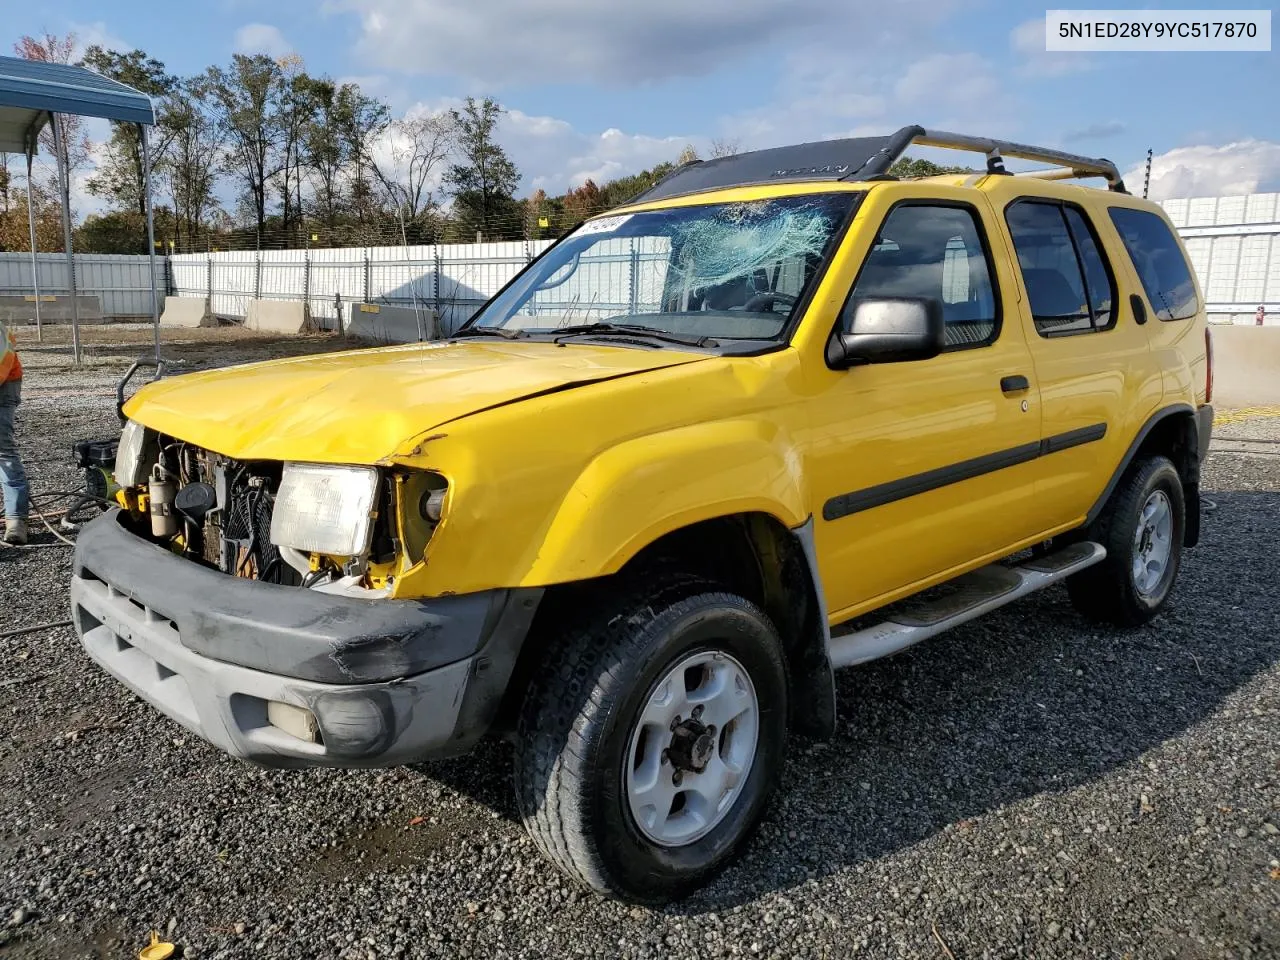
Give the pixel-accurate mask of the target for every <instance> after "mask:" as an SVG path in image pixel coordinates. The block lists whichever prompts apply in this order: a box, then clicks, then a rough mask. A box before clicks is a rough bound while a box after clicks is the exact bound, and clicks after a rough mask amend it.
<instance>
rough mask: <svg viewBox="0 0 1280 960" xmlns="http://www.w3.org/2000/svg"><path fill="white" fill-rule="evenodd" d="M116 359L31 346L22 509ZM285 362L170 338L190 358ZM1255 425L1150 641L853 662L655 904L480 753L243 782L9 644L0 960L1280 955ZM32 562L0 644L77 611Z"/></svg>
mask: <svg viewBox="0 0 1280 960" xmlns="http://www.w3.org/2000/svg"><path fill="white" fill-rule="evenodd" d="M337 343H338V342H337V341H334V340H333V339H332V338H317V339H316V340H315V341H312V342H310V343H309V344H308V345H306V346H305V349H316V350H320V349H332V348H333V347H334V346H336V345H337ZM134 349H136V347H128V346H127V347H123V348H119V349H116V348H107V347H103V348H102V349H101V350H100V351H99V352H98V354H97V355H96V359H97V360H98V361H99V365H98V366H95V367H91V368H90V369H89V370H87V371H80V372H76V373H72V372H71V371H70V370H69V369H67V368H66V366H65V358H64V359H62V360H60V359H59V358H58V357H59V355H57V354H55V353H54V352H52V349H50V351H48V352H46V353H45V354H43V355H42V354H40V353H39V352H37V351H28V352H27V353H26V354H25V355H24V359H27V360H28V367H29V369H30V370H31V373H30V374H29V377H28V380H27V385H26V389H27V401H26V403H25V404H24V406H23V408H22V411H21V414H20V431H21V436H22V442H23V444H24V448H25V449H26V450H27V451H28V465H29V469H30V472H31V475H32V480H33V484H34V487H35V488H36V489H37V490H41V491H50V490H58V489H67V488H68V487H69V486H71V485H73V484H74V483H75V479H76V478H75V476H74V473H73V471H72V470H71V469H70V468H69V465H68V462H67V460H68V450H69V447H70V444H71V442H72V441H73V440H74V439H77V438H80V437H82V436H93V435H110V434H111V433H112V432H113V431H114V430H115V429H116V424H115V421H114V418H113V414H112V411H111V402H110V400H109V399H107V398H109V397H110V396H111V394H112V384H113V382H114V381H113V378H114V377H115V376H116V375H118V368H119V365H120V362H121V361H122V360H123V359H124V358H127V357H128V356H129V355H130V352H131V351H132V350H134ZM284 349H286V348H285V347H283V346H280V345H279V344H278V343H276V342H272V341H261V342H249V341H247V340H244V339H243V338H238V339H237V338H236V337H234V336H231V335H228V337H227V339H226V341H225V342H223V341H222V340H217V341H204V340H202V341H201V342H198V343H196V342H188V343H186V344H180V343H179V344H174V345H172V347H171V348H170V350H171V352H182V351H185V352H186V353H187V354H188V356H189V358H190V359H192V362H193V364H194V365H199V364H203V363H208V362H220V361H224V360H230V359H246V358H248V357H251V356H259V355H264V354H271V353H274V352H279V351H283V350H284ZM1266 414H1267V411H1262V412H1255V414H1254V415H1253V416H1251V417H1248V418H1240V419H1238V420H1237V422H1232V423H1228V424H1226V425H1224V426H1223V427H1222V428H1221V435H1222V436H1223V437H1224V439H1223V442H1222V447H1223V452H1218V453H1215V454H1214V455H1213V456H1212V457H1211V458H1210V462H1209V463H1208V464H1207V466H1206V477H1205V480H1206V482H1205V487H1206V492H1207V495H1208V496H1209V497H1211V498H1212V501H1213V503H1214V504H1216V509H1215V510H1214V511H1213V512H1212V513H1210V514H1209V515H1208V517H1207V526H1206V532H1205V538H1204V542H1203V544H1202V546H1201V547H1200V548H1198V549H1197V550H1195V551H1192V552H1191V553H1190V554H1189V555H1188V557H1187V559H1186V564H1185V566H1184V569H1183V573H1182V578H1181V581H1180V583H1179V587H1178V591H1177V595H1176V600H1175V602H1174V604H1173V605H1172V606H1171V608H1170V609H1169V611H1168V612H1167V613H1166V614H1165V615H1164V616H1163V617H1161V618H1160V619H1159V621H1157V622H1156V623H1155V624H1153V625H1151V626H1149V627H1147V628H1144V629H1141V630H1138V631H1136V632H1132V633H1118V632H1112V631H1108V630H1102V629H1098V628H1095V627H1093V626H1090V625H1088V624H1086V623H1085V622H1083V621H1082V620H1080V619H1079V618H1078V617H1077V616H1076V615H1075V614H1074V613H1073V612H1072V610H1071V608H1070V606H1069V604H1068V603H1067V600H1066V596H1065V592H1064V591H1063V590H1061V589H1053V590H1050V591H1047V592H1045V593H1043V594H1040V595H1037V596H1033V597H1031V598H1029V599H1028V600H1025V601H1023V602H1022V603H1021V604H1019V605H1016V606H1014V607H1012V608H1006V609H1005V610H1004V611H1001V612H998V613H996V614H994V615H992V616H990V617H988V618H986V619H985V620H981V621H978V622H976V623H974V624H972V625H970V626H968V627H966V628H963V629H961V630H958V631H955V632H954V633H952V634H950V635H947V636H944V637H941V638H939V639H937V640H935V641H932V642H930V643H928V644H924V645H922V646H921V647H918V648H915V649H914V650H912V651H909V652H907V653H904V654H902V655H899V656H897V657H894V658H892V659H890V660H887V661H882V662H880V663H877V664H872V665H870V666H868V667H865V668H861V669H858V670H855V671H846V672H845V673H844V674H843V675H842V676H841V678H840V684H839V691H840V695H841V716H840V730H839V733H838V735H837V736H836V738H835V739H834V740H833V741H832V742H830V743H828V744H813V743H808V742H805V741H793V744H792V755H791V757H790V758H789V760H788V762H787V764H786V770H785V775H784V782H783V786H782V789H781V791H780V792H779V794H778V797H777V799H776V801H775V802H774V803H773V805H772V807H771V809H770V812H769V814H768V816H767V819H766V821H765V824H764V827H763V829H762V830H761V831H760V833H759V834H758V836H757V837H756V839H755V840H754V841H753V842H752V843H751V845H750V847H749V849H748V850H747V853H746V856H745V857H744V858H743V859H742V860H741V861H740V862H739V863H738V864H737V865H735V866H734V867H732V868H731V869H729V870H728V871H727V872H726V873H725V874H724V875H723V876H722V877H721V878H720V879H719V880H717V881H716V882H715V883H714V884H713V885H712V886H711V887H710V888H708V889H707V890H706V891H704V892H703V893H701V894H699V895H697V896H696V897H694V898H693V899H692V900H689V901H687V902H685V903H682V904H679V905H676V906H673V907H669V908H666V909H663V910H649V909H642V908H634V907H629V906H625V905H620V904H616V903H612V902H607V901H603V900H601V899H598V898H596V897H594V896H592V895H589V894H586V893H582V892H580V891H579V890H577V889H576V888H574V887H573V886H572V885H571V884H570V883H568V882H567V881H565V880H563V879H561V878H560V877H559V876H558V875H557V874H555V873H554V871H552V870H551V869H550V868H549V867H548V866H547V865H546V864H545V863H544V862H543V861H542V860H540V859H539V857H538V856H537V854H536V853H535V851H534V849H533V846H532V844H531V843H530V841H529V840H528V839H527V838H526V837H525V834H524V832H523V830H522V828H521V827H520V826H519V824H518V823H517V822H516V821H515V819H514V810H513V803H512V799H511V797H510V795H509V786H508V774H507V771H508V764H509V757H508V755H507V750H506V748H504V747H502V746H500V745H493V746H488V747H485V748H484V749H482V750H481V751H480V752H478V753H477V754H475V755H473V756H471V757H469V758H466V759H463V760H458V761H454V762H450V763H443V764H430V765H422V766H418V767H413V768H400V769H392V770H385V771H365V772H344V771H334V770H318V771H306V772H280V771H269V770H262V769H258V768H255V767H252V766H250V765H248V764H245V763H240V762H236V761H233V760H231V759H228V758H226V757H224V756H223V755H222V754H220V753H219V752H217V751H216V750H214V749H213V748H211V747H209V746H207V745H205V744H203V743H202V742H200V741H198V740H197V739H196V738H195V737H193V736H191V735H189V734H187V733H186V732H185V731H184V730H182V729H181V728H180V727H178V726H177V725H175V724H173V723H171V722H170V721H168V720H166V719H164V718H162V717H161V716H160V715H159V714H157V713H156V712H154V711H153V710H151V709H150V708H149V707H146V706H145V705H143V704H142V703H141V702H140V701H138V700H137V699H135V698H134V697H132V696H131V695H130V694H128V693H127V692H126V691H125V690H124V688H123V687H121V686H120V685H119V684H118V683H116V682H115V681H113V680H111V679H109V678H108V677H107V676H106V675H105V674H103V673H102V672H101V671H100V670H98V669H97V668H96V667H94V666H92V665H91V664H90V663H89V662H88V661H87V659H86V658H85V657H84V656H82V654H81V652H80V650H79V647H78V645H77V643H76V641H75V638H74V636H73V634H72V633H71V631H70V630H69V629H58V630H54V631H49V632H44V633H39V634H34V635H30V636H26V637H20V638H14V639H8V640H0V654H2V655H3V656H4V657H5V658H6V661H7V669H5V670H4V671H0V715H2V716H3V717H4V718H5V720H6V730H5V736H4V737H3V738H0V910H2V911H3V912H0V956H3V957H15V958H35V957H58V958H76V957H113V958H114V957H126V956H134V955H136V951H137V950H138V949H139V948H140V947H141V946H143V945H144V944H145V943H146V940H147V936H148V932H149V931H150V930H151V929H153V928H155V929H158V930H159V931H161V933H163V934H166V938H167V939H169V940H172V941H174V942H176V943H177V944H179V947H180V951H179V955H181V956H186V957H193V956H203V957H213V956H217V957H254V958H261V957H275V956H280V957H285V956H288V957H342V958H347V957H358V958H364V957H386V956H439V957H543V956H546V957H567V956H573V957H615V956H617V957H650V956H653V957H656V956H689V957H694V956H697V957H702V956H709V957H718V956H743V957H756V956H759V957H832V958H843V957H848V956H859V957H861V956H867V957H912V958H916V957H924V958H934V957H937V958H943V960H946V958H948V957H954V958H957V960H964V958H979V957H983V958H986V957H992V958H994V957H1035V958H1050V957H1108V958H1115V957H1131V958H1139V957H1232V958H1244V957H1255V958H1271V957H1280V859H1278V858H1280V836H1278V835H1277V828H1278V827H1280V810H1278V808H1280V604H1277V602H1276V600H1275V591H1276V590H1277V574H1280V561H1278V560H1277V553H1276V548H1275V541H1276V538H1277V536H1280V444H1277V443H1276V442H1275V441H1280V411H1271V412H1270V415H1266ZM1228 437H1231V438H1237V439H1235V440H1233V441H1231V442H1228V440H1227V439H1226V438H1228ZM1242 440H1244V441H1272V442H1271V443H1256V442H1255V443H1253V444H1249V443H1245V442H1241V441H1242ZM1228 448H1230V449H1231V450H1233V451H1234V450H1240V451H1244V452H1226V450H1227V449H1228ZM37 539H38V545H37V546H35V547H33V548H31V549H28V550H25V551H14V550H3V549H0V610H2V611H3V614H0V622H2V625H0V632H2V631H3V629H5V628H12V627H14V626H22V625H28V624H36V623H42V622H47V621H53V620H61V619H63V618H65V616H66V583H67V578H68V575H69V571H70V551H69V550H67V549H65V548H62V547H57V546H54V545H53V544H54V542H55V541H54V540H53V538H52V537H51V536H49V535H48V534H44V535H41V536H40V537H38V538H37Z"/></svg>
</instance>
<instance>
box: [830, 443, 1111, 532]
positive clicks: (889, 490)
mask: <svg viewBox="0 0 1280 960" xmlns="http://www.w3.org/2000/svg"><path fill="white" fill-rule="evenodd" d="M1106 435H1107V425H1106V424H1105V423H1094V424H1090V425H1089V426H1087V427H1080V428H1079V429H1077V430H1068V431H1067V432H1066V433H1058V434H1054V435H1053V436H1051V437H1045V438H1044V439H1043V440H1038V441H1034V442H1032V443H1023V444H1019V445H1018V446H1016V447H1009V448H1008V449H1007V450H997V451H996V452H995V453H987V454H983V455H982V456H980V457H973V458H972V459H970V460H961V461H960V462H959V463H953V464H950V465H948V466H945V467H938V468H936V469H934V470H926V471H925V472H924V473H916V474H912V475H911V476H909V477H903V478H902V479H900V480H890V481H889V482H888V483H879V484H876V485H875V486H874V487H864V488H863V489H861V490H853V491H851V492H849V493H842V494H839V495H837V496H834V497H832V498H831V499H830V500H828V501H827V502H826V503H825V504H823V505H822V519H823V520H827V521H832V520H839V519H841V518H842V517H847V516H850V515H852V514H855V513H861V512H862V511H864V510H871V509H874V508H875V507H883V506H885V505H886V504H890V503H896V502H897V501H899V500H906V499H908V498H910V497H916V496H919V495H920V494H922V493H929V492H930V491H931V490H938V489H940V488H942V487H948V486H951V484H953V483H961V482H963V481H965V480H972V479H974V478H975V477H981V476H985V475H986V474H988V473H995V472H996V471H997V470H1005V469H1007V468H1009V467H1016V466H1018V465H1019V464H1022V463H1029V462H1031V461H1032V460H1036V459H1039V458H1040V457H1046V456H1049V455H1050V454H1053V453H1060V452H1061V451H1063V450H1070V449H1071V448H1072V447H1079V446H1083V445H1084V444H1086V443H1095V442H1097V441H1098V440H1101V439H1102V438H1103V437H1105V436H1106Z"/></svg>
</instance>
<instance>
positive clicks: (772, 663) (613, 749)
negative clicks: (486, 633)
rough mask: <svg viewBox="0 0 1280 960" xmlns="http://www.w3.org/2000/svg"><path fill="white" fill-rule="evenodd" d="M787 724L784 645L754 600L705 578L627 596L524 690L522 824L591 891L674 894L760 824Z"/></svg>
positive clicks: (519, 759)
mask: <svg viewBox="0 0 1280 960" xmlns="http://www.w3.org/2000/svg"><path fill="white" fill-rule="evenodd" d="M786 717H787V677H786V668H785V661H784V657H783V651H782V643H781V641H780V639H779V637H778V634H777V631H776V630H775V628H774V626H773V624H772V623H771V622H770V621H769V619H768V617H767V616H765V614H764V613H763V612H761V611H760V610H759V609H758V608H757V607H755V606H754V605H753V604H751V603H750V602H748V601H747V600H745V599H743V598H742V597H739V596H736V595H733V594H729V593H723V592H720V591H718V590H716V589H715V588H714V587H709V586H708V585H706V584H705V583H697V582H694V581H685V582H683V583H680V582H677V583H674V584H669V585H666V586H663V587H660V588H658V589H657V590H652V589H648V590H644V589H642V590H638V591H635V592H632V593H630V594H628V595H622V596H614V597H613V598H612V600H611V601H606V602H604V603H602V604H601V605H600V607H599V608H598V611H597V613H596V614H595V615H588V616H584V617H583V618H582V619H581V622H580V623H578V624H576V625H573V626H571V627H569V628H568V629H566V630H565V631H564V632H563V633H561V634H560V639H559V640H557V641H556V642H555V643H554V644H552V646H551V649H549V650H548V651H547V652H546V657H545V660H544V666H543V668H542V672H541V674H540V675H539V676H538V677H536V678H535V679H534V681H533V683H532V685H531V687H530V689H529V692H528V694H527V696H526V699H525V703H524V707H523V709H522V711H521V716H520V720H519V727H518V731H519V736H518V738H517V747H516V763H515V780H516V795H517V802H518V805H519V808H520V813H521V816H522V817H523V818H524V821H525V825H526V827H527V828H528V829H529V832H530V834H531V835H532V837H533V839H534V840H535V842H536V843H537V844H538V846H539V847H540V848H541V849H542V851H543V853H545V854H546V855H547V856H548V857H549V858H550V859H551V860H552V861H553V862H555V863H556V864H557V865H558V866H559V867H560V868H561V869H563V870H564V871H565V872H566V873H568V874H569V875H570V876H571V877H573V878H575V879H576V880H578V881H580V882H581V883H583V884H585V885H586V886H588V887H590V888H592V889H594V890H596V891H598V892H600V893H604V894H608V895H613V896H619V897H622V898H624V899H629V900H635V901H640V902H647V903H657V902H664V901H668V900H672V899H675V898H677V897H679V896H682V895H683V894H685V893H687V892H689V891H690V890H692V889H693V888H695V887H697V886H698V885H700V884H702V883H703V882H705V881H706V880H707V879H709V878H710V877H711V876H712V875H713V874H714V873H715V872H716V871H718V870H719V869H721V868H722V867H723V866H725V865H726V864H727V863H728V862H729V860H730V859H731V858H732V857H733V855H734V854H735V853H736V852H737V850H738V849H739V848H740V846H741V845H742V843H743V841H744V840H746V838H747V837H748V836H749V835H750V833H751V831H752V830H753V829H754V828H755V826H756V824H757V823H758V822H759V819H760V817H761V815H762V814H763V812H764V808H765V804H766V802H767V800H768V798H769V794H770V793H771V792H772V790H773V786H774V784H775V782H776V779H777V775H778V771H779V768H780V766H781V760H782V753H783V748H784V746H785V740H786Z"/></svg>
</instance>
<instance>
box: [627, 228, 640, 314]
mask: <svg viewBox="0 0 1280 960" xmlns="http://www.w3.org/2000/svg"><path fill="white" fill-rule="evenodd" d="M639 274H640V251H639V250H637V249H636V240H635V237H632V238H631V278H630V280H629V290H630V294H629V296H628V298H627V299H628V301H629V302H630V304H631V311H630V312H631V315H632V316H633V317H634V316H635V314H636V301H637V300H638V299H639V290H638V289H637V287H638V286H639Z"/></svg>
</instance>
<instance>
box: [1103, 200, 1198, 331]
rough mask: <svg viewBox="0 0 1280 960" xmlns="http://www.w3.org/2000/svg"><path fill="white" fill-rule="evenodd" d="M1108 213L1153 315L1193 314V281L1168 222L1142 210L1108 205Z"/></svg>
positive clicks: (1195, 307)
mask: <svg viewBox="0 0 1280 960" xmlns="http://www.w3.org/2000/svg"><path fill="white" fill-rule="evenodd" d="M1110 212H1111V222H1112V223H1114V224H1115V225H1116V230H1117V231H1118V232H1119V234H1120V239H1121V240H1122V241H1123V242H1124V248H1125V249H1126V250H1128V251H1129V259H1131V260H1132V261H1133V266H1134V269H1136V270H1137V271H1138V279H1140V280H1141V281H1142V289H1143V290H1145V291H1146V293H1147V300H1148V301H1149V302H1150V303H1151V309H1153V310H1154V311H1155V312H1156V316H1157V317H1159V318H1160V319H1161V320H1186V319H1188V318H1190V317H1194V316H1195V315H1196V311H1197V310H1199V309H1200V304H1199V303H1198V302H1197V301H1196V285H1195V281H1193V280H1192V279H1191V268H1190V267H1188V266H1187V259H1186V257H1184V256H1183V255H1182V250H1181V248H1180V247H1179V246H1178V241H1177V240H1175V239H1174V236H1173V233H1172V232H1171V231H1170V230H1169V225H1168V224H1166V223H1165V222H1164V220H1163V219H1162V218H1161V217H1158V216H1157V215H1156V214H1154V213H1149V212H1148V211H1146V210H1129V209H1126V208H1125V207H1112V208H1111V210H1110Z"/></svg>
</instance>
